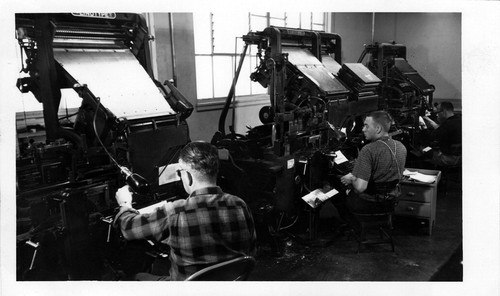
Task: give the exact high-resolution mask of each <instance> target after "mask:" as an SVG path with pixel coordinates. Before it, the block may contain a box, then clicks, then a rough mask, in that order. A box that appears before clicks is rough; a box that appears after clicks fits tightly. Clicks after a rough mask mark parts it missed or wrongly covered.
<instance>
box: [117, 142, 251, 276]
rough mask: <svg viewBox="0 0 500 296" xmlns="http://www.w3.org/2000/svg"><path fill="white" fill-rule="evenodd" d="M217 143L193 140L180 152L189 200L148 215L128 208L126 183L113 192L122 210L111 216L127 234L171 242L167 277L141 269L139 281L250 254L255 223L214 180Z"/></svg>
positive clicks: (185, 272) (180, 170)
mask: <svg viewBox="0 0 500 296" xmlns="http://www.w3.org/2000/svg"><path fill="white" fill-rule="evenodd" d="M218 168H219V159H218V152H217V148H216V147H214V146H213V145H211V144H209V143H205V142H192V143H189V144H187V145H186V147H184V148H183V149H182V150H181V152H180V155H179V164H178V170H177V174H178V175H179V177H180V178H181V180H182V183H183V185H184V189H185V190H186V192H187V193H188V194H189V197H188V198H187V199H183V200H176V201H174V202H167V203H165V205H163V206H161V207H158V208H157V209H155V210H154V211H153V212H152V213H151V214H142V215H141V214H139V213H138V211H136V210H135V209H133V208H132V206H131V204H132V196H131V194H130V192H129V191H128V188H127V187H126V186H125V187H122V188H120V189H119V190H118V192H117V193H116V200H117V202H118V204H119V205H120V211H119V213H118V214H117V215H116V217H115V225H116V226H119V227H120V229H121V232H122V234H123V236H124V237H125V239H128V240H133V239H154V240H156V241H162V242H163V243H165V244H167V245H168V246H169V247H170V257H169V259H170V263H171V267H170V277H168V278H165V277H163V278H159V277H154V276H147V275H145V274H140V276H139V277H136V279H143V280H154V279H156V280H158V279H162V280H184V279H186V278H187V277H189V276H190V275H191V274H193V273H195V272H197V271H199V270H201V269H203V268H205V267H208V266H210V265H213V264H215V263H219V262H222V261H227V260H230V259H233V258H236V257H240V256H245V255H253V253H254V251H255V238H256V234H255V228H254V221H253V218H252V215H251V213H250V211H249V209H248V207H247V205H246V204H245V202H244V201H243V200H241V199H240V198H239V197H236V196H234V195H230V194H226V193H224V192H222V190H221V189H220V188H219V187H218V186H217V185H216V181H217V173H218Z"/></svg>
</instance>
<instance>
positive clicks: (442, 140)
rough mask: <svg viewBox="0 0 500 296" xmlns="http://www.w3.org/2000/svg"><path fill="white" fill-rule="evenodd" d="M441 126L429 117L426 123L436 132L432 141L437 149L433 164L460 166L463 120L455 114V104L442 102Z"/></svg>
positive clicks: (438, 114)
mask: <svg viewBox="0 0 500 296" xmlns="http://www.w3.org/2000/svg"><path fill="white" fill-rule="evenodd" d="M436 114H437V116H438V121H439V124H437V123H436V122H434V121H433V120H432V119H430V118H429V117H427V116H424V117H423V118H424V120H425V122H426V123H427V124H428V125H429V126H430V127H431V128H433V129H434V130H433V131H432V133H431V141H432V142H436V145H435V146H437V149H434V151H433V153H432V159H431V162H432V163H433V164H435V165H437V166H453V165H458V164H460V163H461V161H462V119H461V118H460V116H458V115H456V114H455V113H454V109H453V104H452V103H450V102H442V103H441V104H439V105H438V107H437V112H436Z"/></svg>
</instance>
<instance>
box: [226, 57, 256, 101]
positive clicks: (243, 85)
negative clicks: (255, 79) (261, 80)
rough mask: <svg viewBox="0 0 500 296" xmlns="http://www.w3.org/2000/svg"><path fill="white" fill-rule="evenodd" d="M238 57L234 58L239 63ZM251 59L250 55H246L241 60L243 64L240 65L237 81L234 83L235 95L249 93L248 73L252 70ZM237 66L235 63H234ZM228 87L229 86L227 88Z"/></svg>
mask: <svg viewBox="0 0 500 296" xmlns="http://www.w3.org/2000/svg"><path fill="white" fill-rule="evenodd" d="M239 61H240V58H239V57H238V58H237V59H236V62H237V63H239ZM251 63H252V59H251V58H250V56H248V55H247V56H246V57H245V60H244V61H243V65H242V66H241V71H240V76H239V77H238V83H237V84H236V95H237V96H241V95H249V94H250V83H251V82H252V81H251V80H250V73H251V72H252V71H253V67H252V66H251ZM236 66H237V65H236ZM228 89H229V88H228Z"/></svg>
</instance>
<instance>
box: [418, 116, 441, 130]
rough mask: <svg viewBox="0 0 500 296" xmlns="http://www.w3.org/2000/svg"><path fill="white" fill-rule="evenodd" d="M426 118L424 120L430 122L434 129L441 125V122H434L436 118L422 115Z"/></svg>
mask: <svg viewBox="0 0 500 296" xmlns="http://www.w3.org/2000/svg"><path fill="white" fill-rule="evenodd" d="M422 118H423V119H424V121H425V122H426V123H427V124H429V125H430V126H431V127H432V128H433V129H437V128H438V127H439V124H437V123H436V122H434V120H432V119H430V118H429V117H427V116H424V117H422Z"/></svg>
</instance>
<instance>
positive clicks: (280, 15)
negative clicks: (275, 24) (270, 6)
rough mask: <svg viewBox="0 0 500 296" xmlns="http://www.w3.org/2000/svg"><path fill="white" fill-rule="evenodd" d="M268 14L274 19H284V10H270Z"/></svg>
mask: <svg viewBox="0 0 500 296" xmlns="http://www.w3.org/2000/svg"><path fill="white" fill-rule="evenodd" d="M269 16H270V17H271V18H276V19H282V20H284V19H285V13H284V12H270V13H269Z"/></svg>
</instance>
